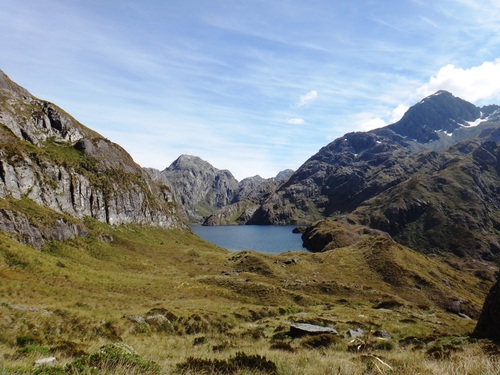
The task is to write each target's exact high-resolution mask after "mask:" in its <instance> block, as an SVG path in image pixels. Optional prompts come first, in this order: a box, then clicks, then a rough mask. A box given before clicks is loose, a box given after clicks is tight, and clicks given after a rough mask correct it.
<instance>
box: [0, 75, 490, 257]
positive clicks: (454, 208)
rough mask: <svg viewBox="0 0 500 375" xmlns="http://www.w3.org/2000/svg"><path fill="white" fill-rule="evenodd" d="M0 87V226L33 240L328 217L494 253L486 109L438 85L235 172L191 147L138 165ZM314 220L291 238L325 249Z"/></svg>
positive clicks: (429, 247) (21, 92) (7, 86)
mask: <svg viewBox="0 0 500 375" xmlns="http://www.w3.org/2000/svg"><path fill="white" fill-rule="evenodd" d="M0 89H1V90H0V95H1V96H0V99H1V102H0V104H1V107H0V123H1V125H2V126H1V131H2V140H1V150H2V151H1V160H0V198H2V207H1V210H0V214H1V216H0V228H1V229H2V230H4V231H7V232H10V233H12V234H13V235H15V236H17V238H18V239H19V240H21V241H24V242H26V243H30V244H33V245H34V246H37V247H40V246H41V245H42V244H43V243H44V241H46V240H50V239H64V238H68V237H71V236H75V235H78V234H79V233H85V225H84V224H82V222H81V221H78V220H80V219H83V218H86V217H91V218H94V219H97V220H99V221H103V222H106V223H109V224H123V223H138V224H145V223H148V224H152V225H154V226H158V227H163V228H172V227H174V228H176V227H178V228H187V225H186V223H204V224H205V225H227V224H259V225H269V224H275V225H276V224H294V225H304V226H308V225H311V224H313V223H315V222H317V221H318V220H320V221H321V220H325V219H336V220H337V224H335V225H333V226H332V228H334V227H335V228H336V227H337V226H338V225H339V223H343V224H342V225H355V226H363V227H366V228H367V230H377V231H381V232H384V233H387V234H388V235H390V236H391V237H392V238H394V239H395V240H396V241H398V242H399V243H401V244H403V245H406V246H408V247H410V248H413V249H416V250H419V251H422V252H424V253H440V252H443V251H444V252H451V253H454V254H456V255H459V256H473V257H478V258H481V259H485V260H496V259H498V256H499V254H500V243H499V241H498V235H497V234H498V230H499V229H500V216H499V206H500V196H499V189H498V186H500V177H499V171H500V159H499V157H500V149H499V147H498V141H499V140H500V130H499V129H498V128H499V127H500V107H499V106H497V105H489V106H484V107H481V108H480V107H477V106H475V105H474V104H472V103H469V102H467V101H465V100H462V99H460V98H457V97H455V96H453V95H452V94H451V93H449V92H446V91H438V92H436V93H435V94H433V95H431V96H429V97H426V98H424V99H423V100H421V101H420V102H418V103H416V104H415V105H414V106H412V107H411V108H410V109H409V110H408V111H407V112H406V113H405V115H404V116H403V117H402V118H401V120H399V121H398V122H396V123H394V124H391V125H388V126H386V127H383V128H380V129H375V130H372V131H369V132H353V133H348V134H345V135H344V136H342V137H340V138H338V139H336V140H334V141H333V142H331V143H330V144H328V145H326V146H325V147H323V148H322V149H321V150H319V151H318V152H317V153H316V154H315V155H313V156H311V157H310V158H309V159H308V160H307V161H305V162H304V164H303V165H302V166H301V167H300V168H298V170H297V171H291V170H286V171H283V172H280V173H279V174H278V175H277V176H276V177H275V178H271V179H264V178H261V177H260V176H254V177H250V178H246V179H243V180H242V181H240V182H238V181H237V180H236V179H235V178H234V176H233V175H232V174H231V172H229V171H227V170H219V169H217V168H214V167H213V166H212V165H211V164H209V163H208V162H206V161H204V160H202V159H201V158H199V157H197V156H192V155H181V156H180V157H179V158H178V159H177V160H175V161H174V162H173V163H172V164H171V165H170V166H168V167H167V168H165V169H164V170H163V171H159V170H155V169H151V168H149V169H146V168H141V167H140V166H139V165H137V164H136V163H135V162H134V161H133V160H132V158H131V157H130V155H129V154H128V153H127V152H126V151H125V150H123V149H122V148H121V147H120V146H118V145H116V144H114V143H112V142H110V141H109V140H107V139H105V138H104V137H102V136H100V135H99V134H97V133H96V132H94V131H92V130H90V129H88V128H86V127H85V126H84V125H82V124H80V123H79V122H78V121H76V120H75V119H73V118H72V117H71V116H70V115H69V114H67V113H65V112H64V111H63V110H61V109H60V108H58V107H57V106H56V105H54V104H52V103H49V102H46V101H43V100H40V99H37V98H35V97H33V96H32V95H31V94H30V93H29V92H28V91H27V90H26V89H24V88H22V87H20V86H18V85H17V84H15V83H14V82H12V81H11V80H10V79H9V78H8V77H7V76H6V75H5V74H4V73H3V72H2V73H1V74H0ZM33 204H35V205H39V206H41V207H45V208H47V209H50V210H51V213H50V214H47V215H46V216H48V218H44V219H43V220H42V219H38V220H35V219H34V218H32V217H30V215H29V214H28V207H25V206H30V205H33ZM75 220H77V221H75ZM329 222H330V221H326V223H329ZM321 228H322V230H321V231H318V230H316V231H314V233H315V234H314V236H313V237H312V238H308V237H307V236H308V235H309V234H310V233H311V232H312V231H311V230H310V231H306V233H304V235H303V239H304V243H306V244H309V246H310V248H312V249H314V250H315V251H321V250H324V249H325V248H331V246H332V245H331V243H329V242H328V241H326V240H325V238H333V237H334V236H333V234H332V233H327V232H328V230H327V229H325V228H328V225H325V224H323V225H321ZM332 232H335V230H334V229H332ZM319 233H324V235H325V236H326V237H325V238H323V239H321V240H319V238H320V236H319ZM315 239H317V240H318V241H319V242H318V243H320V244H322V246H318V243H316V244H315V243H314V241H315Z"/></svg>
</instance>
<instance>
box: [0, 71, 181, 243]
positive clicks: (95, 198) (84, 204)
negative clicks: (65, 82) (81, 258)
mask: <svg viewBox="0 0 500 375" xmlns="http://www.w3.org/2000/svg"><path fill="white" fill-rule="evenodd" d="M0 85H1V86H0V135H1V136H0V229H2V230H3V231H6V232H9V233H12V234H13V235H14V236H15V237H16V238H17V239H19V240H21V241H22V242H24V243H29V244H31V245H33V246H35V247H37V248H40V247H41V246H43V244H44V243H45V241H48V240H56V239H57V240H62V239H66V238H71V237H74V236H77V235H84V234H85V233H86V229H85V226H84V225H82V224H81V223H80V222H78V220H81V219H83V218H85V217H87V216H89V217H92V218H95V219H97V220H99V221H102V222H106V223H109V224H125V223H135V224H145V223H147V224H151V225H154V226H158V227H162V228H182V227H185V224H183V222H182V221H181V220H180V219H179V218H178V216H177V214H176V205H175V203H174V202H173V198H172V193H171V192H170V190H169V189H168V188H167V187H162V186H159V185H156V184H154V183H153V182H152V180H151V179H150V178H149V176H148V175H147V174H146V173H145V172H144V171H143V170H142V168H141V167H140V166H139V165H137V164H136V163H135V162H134V161H133V160H132V158H131V157H130V155H129V154H128V153H127V152H126V151H125V150H123V149H122V148H121V147H120V146H118V145H116V144H114V143H112V142H110V141H109V140H107V139H105V138H103V137H102V136H100V135H99V134H97V133H96V132H94V131H92V130H90V129H88V128H87V127H85V126H84V125H82V124H80V123H79V122H78V121H76V120H75V119H74V118H72V117H71V116H70V115H69V114H67V113H65V112H64V111H63V110H62V109H60V108H59V107H57V106H56V105H54V104H52V103H49V102H46V101H44V100H40V99H37V98H35V97H33V96H32V95H31V94H29V92H28V91H27V90H25V89H23V88H21V87H19V86H18V85H17V84H15V83H14V82H12V81H11V80H10V79H9V78H8V77H7V76H6V75H5V74H4V73H3V72H1V71H0ZM36 207H40V210H38V209H37V208H36ZM33 212H35V214H33Z"/></svg>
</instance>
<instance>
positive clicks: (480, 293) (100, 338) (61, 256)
mask: <svg viewBox="0 0 500 375" xmlns="http://www.w3.org/2000/svg"><path fill="white" fill-rule="evenodd" d="M85 224H86V226H87V228H89V229H91V232H90V233H92V235H91V236H89V237H87V238H77V239H74V240H71V241H67V242H64V243H61V242H52V243H49V244H47V245H46V246H45V247H44V248H43V249H42V252H38V251H36V250H33V249H31V248H28V247H25V246H23V245H20V244H19V243H17V242H14V241H12V240H10V239H9V238H7V237H5V236H4V235H3V234H0V280H1V283H0V296H1V297H0V352H2V353H3V354H4V356H3V362H4V363H3V366H4V367H5V368H8V369H11V370H9V372H13V371H14V370H13V369H14V368H28V367H29V365H30V364H31V363H32V362H33V361H34V360H36V359H38V358H40V357H44V356H47V355H55V356H57V357H58V358H59V359H60V361H61V362H62V363H66V362H70V361H71V360H72V359H73V358H74V357H75V356H76V354H78V353H81V352H86V353H92V352H95V351H96V350H97V349H98V348H99V346H101V345H103V344H105V343H109V342H117V341H121V342H123V343H126V344H129V345H131V346H133V347H134V348H135V349H136V350H137V351H138V352H139V353H140V354H141V355H142V356H144V357H145V358H148V359H152V360H155V361H156V362H158V363H159V364H160V365H161V367H162V369H163V370H164V372H165V373H170V372H172V371H173V370H174V369H175V366H176V365H177V364H179V363H182V362H184V361H186V360H187V358H188V357H199V358H228V357H230V356H232V355H234V354H235V353H236V352H237V351H243V352H245V353H249V354H259V355H264V356H266V357H267V358H268V359H271V360H272V361H274V362H275V363H276V364H277V365H278V369H279V373H282V374H292V373H294V374H301V373H302V374H323V373H330V372H328V371H332V370H331V369H332V366H333V364H334V363H335V366H336V367H335V369H336V370H335V371H337V367H338V369H339V373H346V374H347V373H360V371H361V370H363V371H364V370H366V369H367V368H368V369H376V366H375V367H374V363H375V362H378V360H376V359H374V358H373V357H369V356H371V355H377V356H378V357H379V358H380V356H382V357H383V358H385V361H386V363H387V364H389V365H390V366H391V367H393V368H399V369H401V371H402V370H403V369H404V371H410V370H409V369H410V368H413V369H417V368H419V366H420V367H421V368H422V370H421V371H422V372H418V371H417V370H415V371H417V372H413V373H433V371H436V372H434V373H446V372H443V366H447V365H448V364H447V362H443V361H439V360H431V359H429V358H428V357H426V356H425V352H426V351H427V350H428V349H429V348H430V347H434V346H437V347H440V348H441V349H439V350H442V351H443V350H444V353H445V354H443V355H449V356H452V357H453V358H452V359H449V360H450V361H457V362H456V363H455V365H457V366H466V365H467V366H475V367H474V368H480V369H482V370H481V371H483V370H484V368H486V367H487V366H490V365H491V359H489V358H488V357H487V356H485V355H483V356H481V355H480V353H482V351H481V349H480V347H479V346H478V345H477V344H469V343H467V344H464V342H465V341H466V340H465V338H464V337H463V336H464V335H467V334H468V333H469V332H471V331H472V329H473V328H474V325H475V321H473V320H467V319H464V318H460V317H459V316H457V315H456V314H451V313H449V312H446V311H445V310H444V309H443V307H446V305H447V303H451V302H452V301H454V300H457V299H459V300H462V301H463V302H462V306H463V308H464V309H467V312H471V313H472V314H473V313H474V312H475V311H478V310H479V309H480V307H481V304H482V301H483V299H484V296H485V294H486V292H487V290H488V288H489V286H490V283H488V282H485V281H482V280H481V279H479V278H476V277H473V276H471V275H470V272H467V270H466V266H465V265H460V264H459V263H458V261H457V260H453V262H454V263H453V265H454V267H455V268H454V267H451V266H449V265H448V264H446V263H445V262H442V261H441V260H438V259H437V258H432V257H426V256H424V255H421V254H419V253H415V252H413V251H410V250H408V249H406V248H404V247H402V246H399V245H397V244H395V243H393V242H391V241H389V240H385V239H378V240H373V239H368V240H366V241H363V242H361V243H360V244H358V245H356V246H351V247H346V248H342V249H337V250H334V251H329V252H325V253H319V254H311V253H306V252H297V253H285V254H281V255H275V256H271V255H265V254H259V253H254V252H240V253H230V252H227V251H225V250H223V249H220V248H217V247H215V246H212V245H210V244H207V243H206V242H203V241H202V240H200V239H198V238H197V237H195V236H194V235H193V234H190V233H187V232H181V231H164V230H158V229H151V228H143V227H135V226H122V227H109V226H107V225H104V224H102V223H98V222H95V221H93V220H87V222H86V223H85ZM102 239H105V240H106V241H102ZM449 263H451V261H449ZM459 267H462V270H457V268H459ZM384 301H385V302H389V306H390V308H389V309H374V308H373V305H375V304H377V303H379V302H384ZM153 308H164V309H167V310H168V311H169V312H170V313H172V314H174V315H175V317H176V318H175V320H174V319H173V320H172V324H171V325H170V326H169V327H168V329H156V328H154V327H153V326H147V325H144V324H139V323H136V322H133V321H132V320H130V319H127V318H125V317H124V316H125V315H128V314H131V315H138V316H139V315H140V316H146V313H147V312H148V311H149V310H151V309H153ZM292 321H306V322H311V323H319V324H322V325H325V324H326V325H329V326H334V327H335V328H336V329H337V330H338V331H339V333H340V336H341V337H343V335H344V333H345V332H346V331H347V329H356V328H359V327H361V328H363V329H365V331H366V332H367V334H366V335H365V336H364V337H363V338H362V340H364V341H365V342H366V343H370V344H371V346H370V347H369V348H368V349H367V350H368V351H367V352H363V353H358V352H355V353H350V352H348V351H347V349H348V346H349V340H350V339H346V338H341V339H339V340H337V341H339V342H338V343H336V344H335V345H334V346H332V348H329V349H325V348H323V349H316V350H311V349H307V348H305V347H303V345H304V344H303V342H304V341H307V340H306V339H295V340H290V339H289V338H287V337H286V336H282V335H281V333H282V332H286V331H287V330H288V324H289V323H290V322H292ZM375 329H384V330H387V331H388V332H389V333H390V334H391V336H392V339H391V340H389V343H388V344H385V346H383V345H382V346H381V345H380V343H378V341H377V340H375V339H374V338H373V337H371V335H370V333H369V332H371V331H373V330H375ZM276 335H277V338H276ZM454 335H457V336H459V337H458V338H454V339H453V338H452V339H450V338H449V337H450V336H454ZM23 336H31V337H35V338H36V339H37V342H38V343H39V346H35V347H34V348H32V350H28V352H26V351H25V353H19V350H20V347H19V343H16V339H17V338H19V337H23ZM273 336H275V337H274V338H273ZM460 337H461V338H460ZM195 340H197V341H196V343H199V345H195V344H194V343H195ZM447 340H448V341H449V340H451V341H453V340H455V341H454V343H453V344H449V343H448V344H446V345H448V346H449V348H448V347H447V346H446V345H444V347H445V348H448V349H442V348H443V343H442V342H448V341H447ZM277 341H278V342H281V343H282V345H284V346H286V345H288V346H289V347H290V348H291V350H293V351H292V352H288V351H283V350H270V346H271V345H272V343H276V342H277ZM283 343H285V344H283ZM377 345H379V346H380V347H381V348H382V349H390V350H382V349H380V348H379V349H377V348H378V347H379V346H377ZM290 348H289V349H290ZM414 348H417V349H418V350H416V351H415V350H411V351H410V350H409V349H414ZM450 348H452V349H450ZM455 349H456V350H465V353H467V355H465V354H464V353H463V352H462V353H461V354H460V355H456V356H455V354H454V353H455ZM325 354H328V355H327V356H326V357H325ZM469 354H470V355H471V356H470V357H469ZM367 356H368V357H367ZM367 358H368V359H367ZM465 358H469V359H468V360H467V361H469V360H470V358H473V359H474V361H476V362H475V364H469V363H462V362H463V361H464V360H465ZM1 360H2V359H0V361H1ZM379 365H380V366H382V368H384V367H385V365H383V364H380V363H379ZM1 366H2V365H0V369H1V368H2V367H1ZM26 366H28V367H26ZM485 366H486V367H485ZM433 368H435V369H433ZM328 369H330V370H328ZM386 369H387V368H386ZM424 370H425V371H424ZM4 371H7V370H4ZM19 371H20V370H19ZM115 371H117V372H118V373H119V370H115ZM361 372H362V371H361ZM7 373H8V372H7ZM333 373H337V372H333ZM408 373H411V372H408Z"/></svg>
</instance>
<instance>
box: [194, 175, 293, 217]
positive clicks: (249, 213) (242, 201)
mask: <svg viewBox="0 0 500 375" xmlns="http://www.w3.org/2000/svg"><path fill="white" fill-rule="evenodd" d="M292 174H293V171H292V170H291V169H287V170H284V171H281V172H279V173H278V174H277V175H276V177H272V178H267V179H265V178H262V177H260V176H258V175H257V176H254V177H247V178H245V179H243V180H241V181H240V182H239V184H238V192H237V194H236V195H235V197H234V199H233V201H234V203H232V204H230V205H228V206H224V207H222V208H221V209H220V210H218V211H216V212H215V213H213V214H212V215H210V216H208V217H207V218H206V219H205V221H204V222H203V225H234V224H238V225H240V224H247V223H251V219H252V217H253V216H254V214H255V211H256V210H257V209H258V208H259V205H260V204H262V203H263V202H264V200H265V199H266V198H267V197H268V196H269V195H270V194H272V193H274V192H275V191H276V189H277V188H278V187H279V186H280V185H281V184H282V183H284V182H285V181H286V180H287V179H288V178H289V177H290V176H291V175H292Z"/></svg>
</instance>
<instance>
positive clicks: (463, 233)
mask: <svg viewBox="0 0 500 375" xmlns="http://www.w3.org/2000/svg"><path fill="white" fill-rule="evenodd" d="M499 114H500V107H498V106H496V105H492V106H487V107H483V108H478V107H476V106H474V105H473V104H471V103H468V102H466V101H464V100H462V99H460V98H456V97H454V96H453V95H451V94H450V93H447V92H443V91H440V92H438V93H436V94H434V95H431V96H430V97H428V98H425V99H424V100H422V101H421V102H419V103H417V104H416V105H415V106H413V107H412V108H410V109H409V110H408V112H407V114H406V115H405V116H403V118H402V119H401V120H400V121H398V122H397V123H395V124H392V125H389V126H387V127H385V128H381V129H376V130H373V131H370V132H357V133H348V134H346V135H344V136H343V137H340V138H338V139H336V140H335V141H333V142H331V143H330V144H329V145H327V146H325V147H323V148H322V149H321V150H320V151H319V152H318V153H317V154H315V155H313V156H312V157H311V158H310V159H309V160H307V161H306V162H305V163H304V164H303V165H302V166H301V167H300V168H299V169H298V170H297V171H296V172H295V173H294V174H293V175H292V176H291V177H290V179H289V180H288V181H287V182H286V183H284V184H283V185H281V186H280V187H279V188H278V189H277V190H276V191H275V193H273V194H271V195H270V196H269V197H268V198H267V199H266V200H265V201H264V202H263V203H262V204H261V205H260V207H259V208H258V209H257V210H256V211H255V214H254V215H253V217H252V218H251V219H250V220H249V221H248V223H252V224H298V225H303V224H307V223H312V222H315V221H317V220H322V219H324V218H331V217H339V216H348V217H349V220H351V221H352V222H354V223H357V224H360V225H364V226H368V227H371V228H373V229H377V230H381V231H385V232H387V233H389V234H390V235H391V236H392V237H393V238H394V239H395V240H397V241H398V242H400V243H402V244H404V245H406V246H409V247H411V248H414V249H418V250H421V251H424V252H441V251H450V252H453V253H455V254H457V255H460V256H465V255H467V256H473V257H480V258H482V259H486V260H493V259H497V258H498V257H499V256H500V251H499V250H500V248H499V247H498V245H499V243H498V239H497V236H496V231H497V228H498V227H499V226H498V223H499V221H498V220H499V219H500V209H499V208H500V192H499V191H497V189H496V186H498V184H499V183H500V175H499V171H500V168H499V166H498V160H499V159H498V157H499V154H498V145H499V144H498V142H499V140H500V131H499V130H498V128H499V127H500V122H499V121H498V120H499ZM332 230H334V229H333V228H332Z"/></svg>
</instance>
